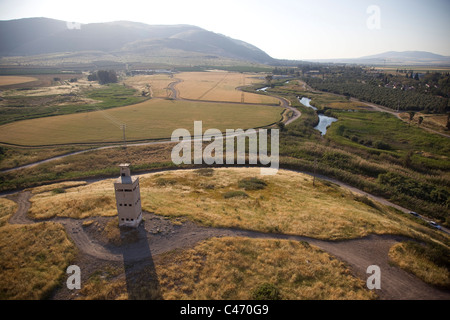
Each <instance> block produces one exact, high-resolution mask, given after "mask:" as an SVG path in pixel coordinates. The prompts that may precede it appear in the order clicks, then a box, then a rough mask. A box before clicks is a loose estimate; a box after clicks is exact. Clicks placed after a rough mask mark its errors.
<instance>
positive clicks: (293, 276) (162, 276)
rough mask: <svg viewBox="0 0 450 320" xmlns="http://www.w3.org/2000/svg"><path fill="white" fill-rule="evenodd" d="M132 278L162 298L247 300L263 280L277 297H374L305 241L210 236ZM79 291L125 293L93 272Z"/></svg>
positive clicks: (118, 282) (97, 295)
mask: <svg viewBox="0 0 450 320" xmlns="http://www.w3.org/2000/svg"><path fill="white" fill-rule="evenodd" d="M155 275H156V277H157V279H158V280H157V281H156V283H155V280H154V279H155ZM128 276H131V275H128ZM106 277H107V276H106ZM133 279H134V280H133V281H134V282H136V283H139V294H140V295H142V296H143V297H144V296H155V294H156V295H157V296H158V298H162V299H164V300H229V299H231V300H253V299H255V298H256V297H255V291H256V290H257V289H258V288H259V287H261V285H263V284H266V283H268V284H270V285H271V286H273V287H274V288H276V289H277V290H278V292H279V295H278V298H279V299H282V300H303V299H305V300H345V299H350V300H367V299H375V298H376V295H375V294H374V293H373V292H371V291H369V290H368V289H366V287H365V283H364V282H363V281H362V280H360V279H357V278H355V277H354V276H352V275H351V272H350V270H349V269H348V267H347V266H346V265H344V264H343V263H342V262H340V261H338V260H337V259H335V258H333V257H332V256H330V255H329V254H327V253H325V252H323V251H322V250H320V249H318V248H316V247H313V246H310V245H309V244H307V243H303V242H297V241H287V240H281V241H279V240H261V239H258V240H255V239H248V238H212V239H209V240H206V241H203V242H201V243H199V244H198V245H197V246H195V247H194V248H192V249H187V250H177V251H172V252H169V253H165V254H163V255H162V256H159V257H158V258H157V259H156V260H155V266H154V267H153V266H152V267H150V268H146V269H144V270H143V271H141V272H139V273H136V274H134V275H133ZM149 279H150V280H149ZM80 293H81V296H80V298H81V299H128V297H129V296H128V294H129V293H127V286H126V281H125V279H124V278H123V277H117V278H115V279H111V280H108V279H105V277H104V278H103V279H97V278H95V277H94V278H93V279H92V280H90V281H89V282H88V283H87V284H86V285H85V286H84V287H83V289H82V291H81V292H80ZM133 294H135V292H133Z"/></svg>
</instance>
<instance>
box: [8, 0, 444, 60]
mask: <svg viewBox="0 0 450 320" xmlns="http://www.w3.org/2000/svg"><path fill="white" fill-rule="evenodd" d="M26 17H48V18H54V19H60V20H65V21H76V22H81V23H91V22H109V21H116V20H130V21H136V22H143V23H147V24H191V25H196V26H199V27H202V28H204V29H207V30H210V31H213V32H217V33H222V34H224V35H227V36H230V37H232V38H236V39H240V40H243V41H247V42H249V43H251V44H253V45H255V46H257V47H259V48H261V49H262V50H264V51H266V52H267V53H268V54H269V55H271V56H272V57H274V58H283V59H323V58H357V57H361V56H365V55H371V54H377V53H382V52H385V51H407V50H421V51H430V52H434V53H438V54H443V55H447V56H450V35H449V31H450V0H309V1H305V0H221V1H217V0H164V1H155V0H143V1H138V0H122V1H113V0H65V1H64V0H0V20H10V19H18V18H26ZM0 45H1V44H0Z"/></svg>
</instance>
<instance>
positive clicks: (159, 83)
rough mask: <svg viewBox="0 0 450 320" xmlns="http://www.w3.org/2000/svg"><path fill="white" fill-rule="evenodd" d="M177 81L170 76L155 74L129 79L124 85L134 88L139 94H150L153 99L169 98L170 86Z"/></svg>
mask: <svg viewBox="0 0 450 320" xmlns="http://www.w3.org/2000/svg"><path fill="white" fill-rule="evenodd" d="M174 81H175V80H174V79H173V77H171V76H170V75H165V74H155V75H137V76H134V77H130V78H127V79H126V80H125V81H124V83H125V84H126V85H127V86H130V87H133V88H135V89H136V90H138V92H142V91H144V92H146V93H147V92H148V93H150V96H151V97H152V98H169V97H170V93H171V92H170V89H168V87H169V84H171V83H172V82H174Z"/></svg>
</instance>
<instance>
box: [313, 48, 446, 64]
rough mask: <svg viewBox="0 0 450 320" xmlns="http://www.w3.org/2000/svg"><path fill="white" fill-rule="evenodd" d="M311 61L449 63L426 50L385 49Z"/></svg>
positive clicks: (444, 57)
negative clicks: (372, 53) (340, 57)
mask: <svg viewBox="0 0 450 320" xmlns="http://www.w3.org/2000/svg"><path fill="white" fill-rule="evenodd" d="M309 61H313V62H328V63H349V64H368V65H371V64H373V65H450V56H443V55H440V54H436V53H432V52H428V51H419V50H416V51H386V52H383V53H379V54H374V55H369V56H363V57H359V58H342V59H313V60H309Z"/></svg>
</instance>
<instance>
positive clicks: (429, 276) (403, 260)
mask: <svg viewBox="0 0 450 320" xmlns="http://www.w3.org/2000/svg"><path fill="white" fill-rule="evenodd" d="M429 252H433V251H426V248H425V246H423V245H420V244H418V243H412V242H403V243H398V244H396V245H395V246H393V247H392V248H391V250H390V251H389V258H390V259H391V261H392V262H393V263H394V264H396V265H398V266H399V267H400V268H402V269H404V270H407V271H409V272H411V273H413V274H414V275H416V276H417V277H419V278H420V279H422V280H423V281H425V282H426V283H429V284H431V285H435V286H439V287H445V288H450V272H449V270H448V266H447V267H445V266H443V265H438V264H437V263H436V262H434V261H432V259H430V257H428V256H427V253H429ZM428 255H429V254H428ZM438 255H441V254H440V253H438ZM440 258H441V257H439V258H438V259H440ZM442 258H443V259H445V257H442ZM447 260H448V257H447Z"/></svg>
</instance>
